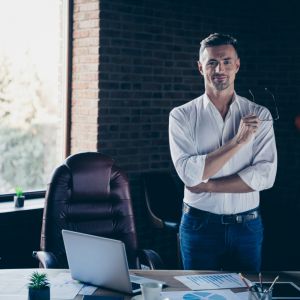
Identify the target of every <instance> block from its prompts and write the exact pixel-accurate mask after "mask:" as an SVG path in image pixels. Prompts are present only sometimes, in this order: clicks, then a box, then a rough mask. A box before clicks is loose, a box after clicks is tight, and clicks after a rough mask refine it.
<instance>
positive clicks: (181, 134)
mask: <svg viewBox="0 0 300 300" xmlns="http://www.w3.org/2000/svg"><path fill="white" fill-rule="evenodd" d="M253 113H254V114H255V115H257V116H258V117H259V119H261V120H263V119H271V118H272V116H271V114H270V112H269V111H268V110H267V109H266V108H265V107H263V106H260V105H258V104H256V103H254V102H251V101H249V100H247V99H246V98H243V97H241V96H238V95H237V94H234V96H233V101H232V103H231V105H230V107H229V110H228V113H227V115H226V118H225V120H223V118H222V116H221V114H220V113H219V111H218V110H217V108H216V107H215V106H214V104H213V103H212V102H211V101H210V99H209V98H208V96H207V95H206V94H204V95H202V96H200V97H198V98H196V99H194V100H192V101H190V102H188V103H186V104H184V105H181V106H179V107H176V108H174V109H173V110H172V111H171V113H170V119H169V140H170V150H171V156H172V160H173V163H174V166H175V169H176V171H177V173H178V175H179V177H180V178H181V180H182V181H183V182H184V184H185V186H195V185H197V184H199V183H201V182H204V180H202V176H203V170H204V166H205V159H206V155H207V154H209V153H210V152H213V151H214V150H216V149H218V148H220V147H221V146H222V145H224V144H226V143H227V142H228V141H229V140H231V139H232V138H233V137H234V136H235V135H236V133H237V131H238V128H239V124H240V120H241V118H242V117H245V116H247V115H249V114H253ZM276 170H277V151H276V144H275V137H274V130H273V122H272V121H262V122H261V124H260V126H259V128H258V130H257V132H256V133H255V136H254V137H253V138H252V139H251V140H250V142H248V143H247V144H246V145H243V147H242V148H241V149H240V150H239V151H238V152H237V153H236V154H235V155H234V156H233V157H232V158H231V159H230V160H229V161H228V162H227V163H226V164H225V165H224V166H223V167H222V168H221V169H220V170H219V171H218V172H217V173H216V174H215V175H214V176H212V177H211V178H220V177H224V176H228V175H232V174H238V175H239V176H240V177H241V179H242V180H243V181H244V182H245V183H246V184H247V185H248V186H250V187H251V188H252V189H253V190H254V191H253V192H249V193H192V192H190V191H189V190H188V189H187V188H185V190H184V202H185V203H187V204H188V205H190V206H192V207H195V208H198V209H201V210H205V211H209V212H212V213H215V214H236V213H240V212H244V211H247V210H250V209H253V208H256V207H257V206H258V205H259V191H261V190H264V189H268V188H270V187H272V186H273V184H274V181H275V176H276Z"/></svg>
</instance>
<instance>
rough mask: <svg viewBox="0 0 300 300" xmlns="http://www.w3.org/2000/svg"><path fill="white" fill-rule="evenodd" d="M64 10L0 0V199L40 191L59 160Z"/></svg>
mask: <svg viewBox="0 0 300 300" xmlns="http://www.w3.org/2000/svg"><path fill="white" fill-rule="evenodd" d="M62 10H63V0H26V1H20V0H6V1H5V0H2V1H0V36H1V43H0V65H1V68H0V117H1V126H0V153H1V155H0V194H7V193H13V192H14V190H15V187H17V186H19V187H21V188H22V189H23V190H24V191H35V190H44V189H45V188H46V183H47V181H48V179H49V177H50V175H51V173H52V171H53V168H54V167H55V166H57V164H58V163H59V162H60V161H61V160H62V158H63V157H62V156H63V150H64V149H63V136H64V135H63V120H62V116H63V114H62V110H63V105H62V104H63V100H62V99H63V98H64V97H63V96H64V95H63V93H62V84H61V82H62V72H63V62H62V58H63V54H62V52H63V42H64V39H63V32H62V31H63V28H64V26H63V24H64V20H62V17H63V16H64V14H63V13H62ZM65 18H66V17H65Z"/></svg>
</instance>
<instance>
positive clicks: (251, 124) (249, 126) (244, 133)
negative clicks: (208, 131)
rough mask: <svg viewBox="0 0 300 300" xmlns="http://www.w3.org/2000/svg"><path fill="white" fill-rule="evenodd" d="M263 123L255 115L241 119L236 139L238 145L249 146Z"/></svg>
mask: <svg viewBox="0 0 300 300" xmlns="http://www.w3.org/2000/svg"><path fill="white" fill-rule="evenodd" d="M260 123H261V121H260V120H259V118H258V117H257V116H255V115H249V116H246V117H244V118H242V119H241V121H240V126H239V130H238V132H237V134H236V136H235V137H234V139H235V142H236V143H237V144H247V143H248V142H249V141H250V139H251V137H252V136H253V135H254V134H255V132H256V131H257V129H258V127H259V125H260Z"/></svg>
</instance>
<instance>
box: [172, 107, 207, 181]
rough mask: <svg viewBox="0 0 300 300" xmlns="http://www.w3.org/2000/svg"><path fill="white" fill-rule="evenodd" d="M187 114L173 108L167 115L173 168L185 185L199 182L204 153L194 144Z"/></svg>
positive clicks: (203, 164) (202, 168) (204, 157)
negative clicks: (198, 150) (201, 153)
mask: <svg viewBox="0 0 300 300" xmlns="http://www.w3.org/2000/svg"><path fill="white" fill-rule="evenodd" d="M194 141H195V138H194V137H193V134H192V130H191V129H190V124H189V122H188V116H186V115H185V113H184V111H181V110H179V109H173V110H172V111H171V113H170V116H169V143H170V151H171V157H172V160H173V163H174V166H175V169H176V171H177V173H178V175H179V177H180V178H181V180H182V181H183V182H184V184H185V185H186V186H195V185H197V184H199V183H201V182H206V181H205V180H202V177H203V171H204V167H205V159H206V154H204V155H199V154H198V153H197V149H196V146H195V142H194Z"/></svg>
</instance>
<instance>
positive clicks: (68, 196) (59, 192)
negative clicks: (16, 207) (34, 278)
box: [33, 152, 162, 269]
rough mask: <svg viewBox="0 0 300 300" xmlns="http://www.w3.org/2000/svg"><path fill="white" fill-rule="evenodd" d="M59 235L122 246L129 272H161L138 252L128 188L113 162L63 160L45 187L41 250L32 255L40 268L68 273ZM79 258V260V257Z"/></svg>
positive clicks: (88, 156) (97, 157)
mask: <svg viewBox="0 0 300 300" xmlns="http://www.w3.org/2000/svg"><path fill="white" fill-rule="evenodd" d="M62 229H68V230H72V231H78V232H82V233H87V234H92V235H96V236H103V237H108V238H112V239H118V240H121V241H123V242H124V244H125V247H126V253H127V259H128V264H129V267H130V268H139V267H140V264H143V265H146V266H148V267H149V268H151V269H154V268H162V261H161V260H160V258H159V256H157V255H156V253H155V252H154V251H152V250H142V251H139V250H138V246H137V235H136V229H135V224H134V216H133V211H132V204H131V196H130V190H129V182H128V179H127V177H126V175H125V174H124V173H123V172H122V171H121V170H120V168H118V167H117V166H116V165H115V163H114V161H113V159H111V158H110V157H108V156H106V155H103V154H101V153H98V152H85V153H79V154H74V155H71V156H70V157H68V158H67V159H66V160H65V162H64V163H63V164H62V165H61V166H59V167H58V168H56V170H55V171H54V173H53V175H52V179H51V181H50V184H49V186H48V190H47V193H46V199H45V208H44V215H43V223H42V234H41V245H40V246H41V250H42V251H38V252H34V253H33V255H34V256H35V257H36V258H37V259H39V261H40V265H41V266H42V267H44V268H68V263H67V259H66V254H65V248H64V244H63V240H62V234H61V230H62ZM83 255H84V254H83Z"/></svg>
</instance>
